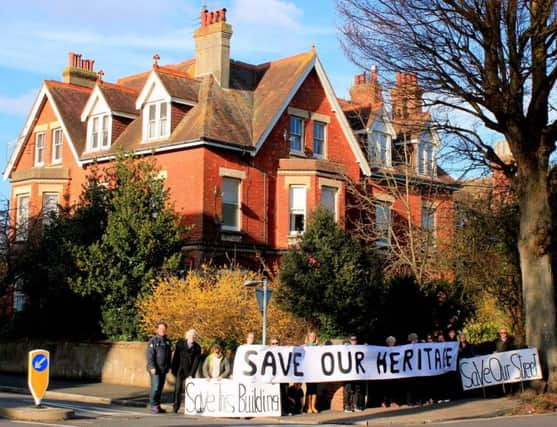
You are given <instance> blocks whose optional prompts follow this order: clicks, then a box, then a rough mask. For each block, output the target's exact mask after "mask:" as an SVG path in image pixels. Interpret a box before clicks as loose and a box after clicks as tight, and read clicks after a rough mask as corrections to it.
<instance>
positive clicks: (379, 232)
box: [375, 202, 391, 246]
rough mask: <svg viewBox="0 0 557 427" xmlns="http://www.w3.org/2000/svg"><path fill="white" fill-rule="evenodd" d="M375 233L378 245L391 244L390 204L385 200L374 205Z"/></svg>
mask: <svg viewBox="0 0 557 427" xmlns="http://www.w3.org/2000/svg"><path fill="white" fill-rule="evenodd" d="M375 233H376V239H375V243H376V244H377V245H378V246H389V245H390V244H391V205H390V204H388V203H386V202H377V204H376V205H375Z"/></svg>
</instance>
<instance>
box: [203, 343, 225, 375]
mask: <svg viewBox="0 0 557 427" xmlns="http://www.w3.org/2000/svg"><path fill="white" fill-rule="evenodd" d="M202 371H203V377H204V378H207V379H208V380H211V379H216V380H221V379H223V378H228V377H230V374H231V372H232V370H231V368H230V362H229V361H228V359H227V357H226V356H225V355H224V354H222V347H221V346H220V345H218V344H214V345H213V346H212V347H211V354H209V356H207V357H206V358H205V361H204V362H203V368H202Z"/></svg>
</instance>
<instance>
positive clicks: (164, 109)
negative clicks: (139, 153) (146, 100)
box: [143, 102, 170, 141]
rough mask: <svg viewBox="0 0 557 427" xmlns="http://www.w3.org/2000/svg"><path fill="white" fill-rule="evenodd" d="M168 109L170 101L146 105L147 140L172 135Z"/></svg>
mask: <svg viewBox="0 0 557 427" xmlns="http://www.w3.org/2000/svg"><path fill="white" fill-rule="evenodd" d="M168 111H169V103H168V102H156V103H152V104H147V105H146V107H145V113H144V116H143V121H144V123H145V127H144V131H143V132H144V133H143V135H144V138H143V139H144V140H145V141H150V140H154V139H161V138H165V137H167V136H169V135H170V120H169V117H168Z"/></svg>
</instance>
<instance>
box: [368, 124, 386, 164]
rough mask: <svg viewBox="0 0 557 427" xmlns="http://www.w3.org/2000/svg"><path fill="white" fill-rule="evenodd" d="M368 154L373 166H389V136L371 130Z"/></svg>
mask: <svg viewBox="0 0 557 427" xmlns="http://www.w3.org/2000/svg"><path fill="white" fill-rule="evenodd" d="M368 156H369V159H370V161H371V163H372V164H373V165H375V166H386V167H390V166H391V136H390V135H387V134H386V133H383V132H377V131H373V132H372V133H370V135H369V146H368Z"/></svg>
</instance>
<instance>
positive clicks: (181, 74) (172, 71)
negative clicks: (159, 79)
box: [154, 66, 198, 81]
mask: <svg viewBox="0 0 557 427" xmlns="http://www.w3.org/2000/svg"><path fill="white" fill-rule="evenodd" d="M154 70H155V71H158V72H162V73H164V74H171V75H173V76H176V77H184V78H186V79H189V80H195V81H198V79H196V78H195V77H192V76H191V75H190V74H188V73H184V72H182V71H178V70H176V69H174V68H168V67H161V66H159V67H157V68H155V69H154Z"/></svg>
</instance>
